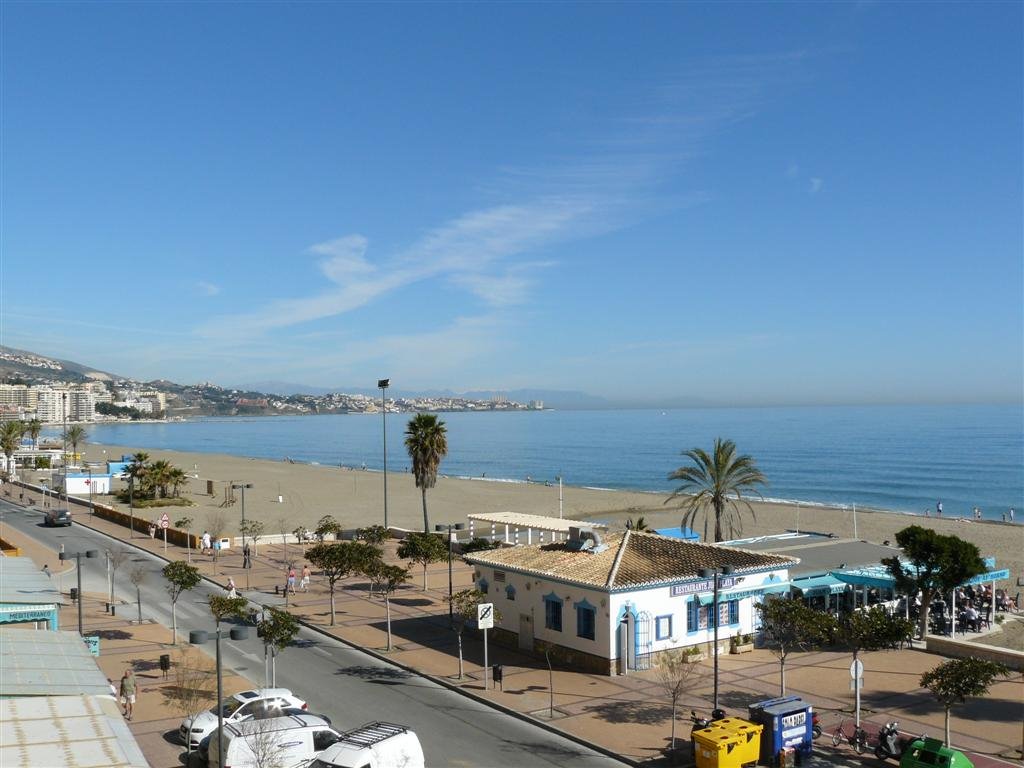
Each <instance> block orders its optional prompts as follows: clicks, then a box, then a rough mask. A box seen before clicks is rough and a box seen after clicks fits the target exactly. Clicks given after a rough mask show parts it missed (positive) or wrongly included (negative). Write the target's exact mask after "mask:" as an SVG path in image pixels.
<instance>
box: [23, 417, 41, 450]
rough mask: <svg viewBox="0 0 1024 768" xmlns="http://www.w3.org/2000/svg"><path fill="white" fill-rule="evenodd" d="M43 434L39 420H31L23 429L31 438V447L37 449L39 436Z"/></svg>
mask: <svg viewBox="0 0 1024 768" xmlns="http://www.w3.org/2000/svg"><path fill="white" fill-rule="evenodd" d="M42 432H43V422H41V421H40V420H39V419H32V421H30V422H29V423H28V425H27V426H26V427H25V433H26V434H27V435H28V436H29V437H31V438H32V447H33V448H38V447H39V435H41V434H42Z"/></svg>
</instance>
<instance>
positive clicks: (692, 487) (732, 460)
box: [665, 437, 767, 542]
mask: <svg viewBox="0 0 1024 768" xmlns="http://www.w3.org/2000/svg"><path fill="white" fill-rule="evenodd" d="M683 456H686V457H687V458H688V459H690V460H691V461H692V462H693V466H685V467H679V469H677V470H675V471H674V472H672V473H671V474H669V476H668V479H669V480H679V481H680V485H679V487H678V488H676V490H675V491H673V492H672V495H671V496H669V497H668V498H667V499H666V500H665V503H666V504H667V503H668V502H670V501H672V500H673V499H677V498H679V497H681V496H685V497H686V499H685V501H683V502H682V504H681V508H682V509H683V510H685V511H684V513H683V520H682V525H684V526H688V527H690V528H694V527H695V523H696V520H697V518H698V517H701V516H703V518H704V540H705V541H707V540H708V523H709V522H710V520H711V518H712V517H713V518H714V521H715V541H716V542H718V541H722V540H723V538H724V536H723V531H725V530H727V531H728V532H729V537H730V538H735V536H736V534H739V533H742V531H743V520H742V518H741V505H742V507H745V508H746V510H747V511H748V512H750V514H751V516H753V515H754V508H753V507H752V506H750V502H748V501H747V500H746V499H745V498H744V496H743V494H744V492H749V493H755V494H756V495H758V496H760V495H761V494H760V492H759V491H757V490H756V489H757V488H758V487H759V486H762V485H765V484H767V481H766V480H765V477H764V475H762V474H761V471H760V470H759V469H758V468H757V466H756V465H755V463H754V460H753V459H752V458H751V457H750V456H747V455H742V456H737V455H736V444H735V443H734V442H733V441H732V440H722V438H720V437H719V438H716V439H715V447H714V450H713V452H712V455H711V456H709V455H708V454H707V452H706V451H704V450H703V449H701V448H692V449H690V450H689V451H684V452H683Z"/></svg>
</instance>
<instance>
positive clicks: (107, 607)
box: [103, 603, 110, 613]
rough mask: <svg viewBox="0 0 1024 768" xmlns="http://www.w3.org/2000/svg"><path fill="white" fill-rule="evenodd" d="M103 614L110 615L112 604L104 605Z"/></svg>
mask: <svg viewBox="0 0 1024 768" xmlns="http://www.w3.org/2000/svg"><path fill="white" fill-rule="evenodd" d="M103 612H104V613H110V603H104V604H103Z"/></svg>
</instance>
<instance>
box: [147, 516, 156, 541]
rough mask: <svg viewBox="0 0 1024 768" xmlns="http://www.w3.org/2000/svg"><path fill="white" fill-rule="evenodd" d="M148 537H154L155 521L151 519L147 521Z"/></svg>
mask: <svg viewBox="0 0 1024 768" xmlns="http://www.w3.org/2000/svg"><path fill="white" fill-rule="evenodd" d="M149 538H151V539H155V538H156V523H154V522H153V521H152V520H150V521H149Z"/></svg>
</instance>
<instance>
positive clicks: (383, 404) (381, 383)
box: [377, 379, 391, 530]
mask: <svg viewBox="0 0 1024 768" xmlns="http://www.w3.org/2000/svg"><path fill="white" fill-rule="evenodd" d="M389 386H391V379H377V388H378V389H380V413H381V417H382V418H383V421H384V528H385V530H387V527H388V404H387V400H385V399H384V390H386V389H387V388H388V387H389Z"/></svg>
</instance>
